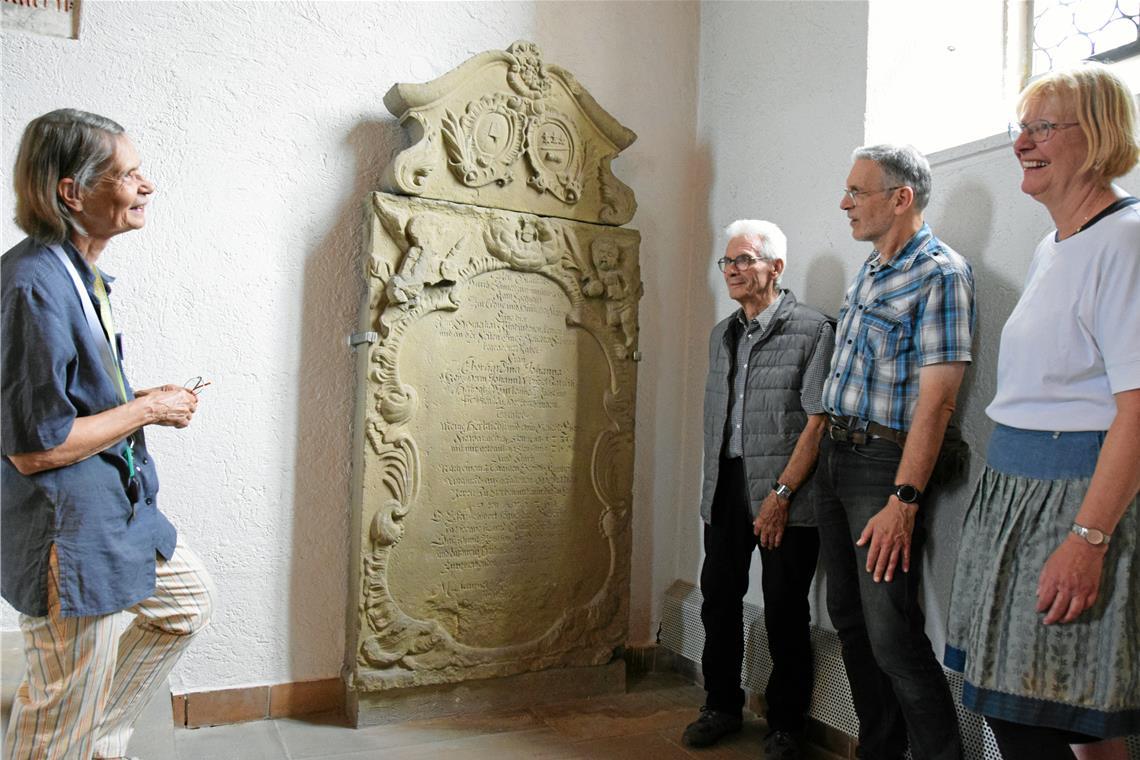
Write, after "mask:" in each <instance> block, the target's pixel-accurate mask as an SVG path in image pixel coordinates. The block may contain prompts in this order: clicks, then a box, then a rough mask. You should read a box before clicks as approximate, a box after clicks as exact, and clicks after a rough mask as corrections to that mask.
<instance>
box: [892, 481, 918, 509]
mask: <svg viewBox="0 0 1140 760" xmlns="http://www.w3.org/2000/svg"><path fill="white" fill-rule="evenodd" d="M895 498H896V499H898V500H899V501H901V502H902V503H903V504H917V503H918V500H919V499H921V498H922V491H920V490H918V489H917V488H915V487H914V486H912V485H911V484H910V483H903V484H902V485H898V484H896V485H895Z"/></svg>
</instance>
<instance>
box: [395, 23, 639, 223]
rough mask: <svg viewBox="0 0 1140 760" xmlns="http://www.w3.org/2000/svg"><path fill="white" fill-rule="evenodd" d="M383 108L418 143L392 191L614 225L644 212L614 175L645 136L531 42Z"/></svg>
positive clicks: (403, 89)
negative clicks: (615, 165)
mask: <svg viewBox="0 0 1140 760" xmlns="http://www.w3.org/2000/svg"><path fill="white" fill-rule="evenodd" d="M384 105H385V106H387V107H388V110H389V111H391V112H392V114H393V115H395V116H396V117H397V118H399V119H400V123H401V124H402V125H404V126H406V127H408V128H409V130H410V131H411V133H412V139H413V144H412V146H411V147H409V148H407V149H406V150H404V151H403V152H401V153H400V154H399V155H398V156H396V158H395V160H394V161H392V163H391V164H390V165H389V166H388V169H387V171H386V173H385V175H384V178H383V181H382V186H383V188H384V189H385V190H388V191H390V192H394V193H399V194H402V195H417V196H421V197H424V198H435V199H439V200H446V201H453V202H455V203H467V204H475V205H479V206H485V207H489V208H501V209H511V210H515V211H527V212H530V213H536V214H540V215H543V216H558V217H564V218H567V219H576V220H579V221H584V222H596V223H597V222H600V223H602V224H610V225H621V224H625V223H626V222H628V221H629V220H630V219H632V218H633V214H634V211H636V210H637V203H636V201H635V200H634V197H633V191H632V190H630V188H629V187H627V186H626V185H625V184H623V183H622V182H620V181H618V179H617V178H616V177H614V175H613V172H612V171H611V170H610V162H611V161H612V160H613V159H614V157H615V156H617V154H618V153H620V152H621V151H622V150H624V149H625V148H626V147H628V146H629V145H630V144H631V143H633V141H634V140H636V139H637V135H635V134H634V133H633V132H632V131H631V130H629V129H627V128H626V127H623V126H622V125H621V124H619V123H618V121H617V120H616V119H614V118H613V117H612V116H611V115H610V114H608V113H607V112H606V111H605V110H604V109H603V108H602V107H601V106H600V105H598V103H597V101H595V100H594V99H593V97H591V96H590V94H589V93H588V92H586V90H585V89H584V88H583V87H582V85H580V84H579V83H578V81H577V80H576V79H575V78H574V76H573V75H572V74H570V72H568V71H566V70H565V69H563V68H562V67H560V66H556V65H554V64H547V63H544V62H543V60H542V53H541V51H540V50H539V48H538V46H537V45H535V44H534V43H532V42H525V41H519V42H515V43H514V44H513V45H511V46H510V47H509V48H508V49H506V50H490V51H487V52H485V53H480V54H479V55H477V56H475V57H474V58H472V59H470V60H469V61H467V62H466V63H463V64H461V65H460V66H458V67H457V68H455V69H453V70H451V71H449V72H448V73H446V74H444V75H443V76H441V77H439V78H438V79H435V80H433V81H431V82H428V83H426V84H397V85H394V86H393V87H392V89H390V90H389V91H388V94H387V95H385V96H384Z"/></svg>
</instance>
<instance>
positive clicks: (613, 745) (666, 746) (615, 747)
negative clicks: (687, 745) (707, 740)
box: [574, 733, 744, 760]
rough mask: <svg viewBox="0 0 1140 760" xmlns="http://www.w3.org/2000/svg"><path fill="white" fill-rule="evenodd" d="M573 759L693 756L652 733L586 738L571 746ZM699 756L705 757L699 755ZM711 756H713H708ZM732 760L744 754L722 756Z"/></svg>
mask: <svg viewBox="0 0 1140 760" xmlns="http://www.w3.org/2000/svg"><path fill="white" fill-rule="evenodd" d="M574 752H575V755H574V757H576V758H582V760H645V758H653V760H689V758H691V757H693V755H690V754H689V753H688V752H686V751H685V750H683V749H682V748H681V747H680V746H679V745H678V744H676V743H674V742H671V741H669V740H668V739H667V738H666V737H664V736H662V735H660V734H656V733H651V734H636V735H632V736H609V737H605V738H602V739H587V740H585V741H581V742H577V743H576V744H575V745H574ZM700 757H702V758H703V757H706V755H704V754H701V755H700ZM711 757H715V755H714V756H711ZM725 757H726V758H728V757H731V760H741V758H742V757H744V756H743V755H732V756H728V755H726V756H725Z"/></svg>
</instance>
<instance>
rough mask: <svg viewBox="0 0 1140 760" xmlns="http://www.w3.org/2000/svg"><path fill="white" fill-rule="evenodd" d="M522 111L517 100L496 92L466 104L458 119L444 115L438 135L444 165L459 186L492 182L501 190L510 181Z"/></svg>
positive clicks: (523, 128)
mask: <svg viewBox="0 0 1140 760" xmlns="http://www.w3.org/2000/svg"><path fill="white" fill-rule="evenodd" d="M525 109H526V104H525V101H523V100H522V99H521V98H519V97H517V96H514V95H507V94H505V93H501V92H500V93H495V94H493V95H485V96H483V97H482V98H480V99H479V100H477V101H473V102H471V103H468V104H467V109H466V111H465V113H464V114H463V116H461V117H460V116H456V115H455V114H454V113H452V112H451V111H447V112H446V113H445V114H444V116H443V120H442V123H441V124H440V133H441V135H442V136H443V144H444V148H445V149H446V151H447V163H448V165H449V166H450V167H451V170H452V172H453V173H454V174H455V176H456V177H457V178H458V179H459V181H460V182H462V183H463V184H464V185H467V186H468V187H482V186H483V185H487V184H490V183H492V182H496V183H498V184H499V185H500V186H502V185H506V184H507V183H509V182H510V181H511V180H512V179H513V174H512V172H511V167H512V165H513V164H514V163H515V161H516V160H517V159H518V157H519V155H520V154H521V153H522V149H523V141H524V139H525V131H526V114H525V112H524V111H525Z"/></svg>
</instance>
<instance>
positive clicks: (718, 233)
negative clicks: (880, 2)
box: [676, 0, 867, 619]
mask: <svg viewBox="0 0 1140 760" xmlns="http://www.w3.org/2000/svg"><path fill="white" fill-rule="evenodd" d="M866 60H867V5H866V3H862V2H802V1H797V0H785V1H783V2H764V3H706V4H703V5H702V6H701V67H700V110H699V113H698V118H697V154H698V156H699V158H700V160H701V162H702V172H701V175H700V184H699V185H698V186H697V188H696V190H697V197H696V199H695V201H694V204H695V206H696V207H697V208H698V209H699V212H700V216H699V218H698V219H697V221H696V224H697V227H696V230H695V233H694V241H693V242H694V245H693V250H692V253H691V258H690V261H689V266H690V268H691V273H690V275H689V278H688V279H689V281H690V282H691V283H692V285H691V287H690V289H689V293H688V298H689V303H688V309H687V313H688V319H687V320H686V323H687V331H686V334H685V342H686V344H687V346H688V347H689V352H690V353H689V361H688V363H687V364H686V366H685V402H684V404H682V406H681V409H682V410H683V413H684V415H685V431H684V438H683V439H682V442H683V445H684V451H685V465H684V466H685V471H684V479H683V485H684V498H683V499H682V501H683V502H684V503H683V504H682V505H680V506H679V508H678V513H677V532H678V537H679V538H678V541H679V546H678V552H677V567H676V577H678V578H683V579H685V580H688V581H690V582H692V583H696V582H697V579H698V578H699V574H700V561H701V556H702V552H701V530H700V526H701V520H700V516H699V515H698V512H697V506H698V502H699V499H700V467H701V460H702V456H701V446H702V430H701V399H702V395H703V392H704V379H705V373H706V372H707V370H708V334H709V330H710V329H711V328H712V326H713V325H714V324H715V323H716V322H717V321H719V320H720V319H722V318H724V317H725V316H727V315H728V314H730V313H731V312H732V311H733V310H734V309H735V308H737V305H736V303H735V302H733V301H731V300H730V299H729V298H728V296H727V295H726V293H725V287H724V280H723V278H722V276H721V274H720V272H719V271H718V270H717V268H716V266H715V265H714V263H713V261H714V260H715V259H716V258H719V257H720V256H722V255H723V251H724V246H725V243H726V241H725V240H724V236H723V234H722V233H723V229H724V227H725V226H727V225H728V224H729V223H730V222H731V221H733V220H734V219H738V218H759V219H768V220H771V221H774V222H776V223H777V224H778V225H780V227H781V229H783V230H784V232H785V234H787V236H788V264H787V269H786V273H785V275H784V277H783V281H784V284H785V285H786V286H787V287H790V288H791V289H792V290H793V291H794V292H795V293H796V296H797V297H798V298H799V299H800V300H802V301H806V302H808V303H811V304H813V305H815V306H817V307H818V308H820V309H822V310H824V311H826V312H828V313H830V314H832V315H834V314H835V313H836V311H837V310H838V307H839V304H840V302H841V300H842V297H843V291H844V283H845V281H846V279H847V277H848V276H850V275H852V274H854V271H855V269H856V268H857V267H858V266H859V264H860V263H861V261H862V258H863V257H864V256H865V251H864V249H863V248H861V247H858V246H857V245H853V244H852V241H851V239H850V233H849V232H848V228H847V223H846V220H845V218H844V216H843V214H842V212H840V210H839V198H840V195H841V193H840V190H841V189H842V188H843V186H844V181H845V180H846V178H847V171H848V168H849V157H850V154H851V150H852V149H853V148H855V147H856V146H858V145H859V144H860V143H861V142H862V137H863V113H864V107H865V102H866V79H867V67H866ZM759 565H760V563H759V562H758V561H757V562H755V563H753V577H752V582H751V583H750V591H749V596H748V598H749V600H750V601H753V602H755V603H756V604H762V601H761V599H760V594H759V589H760V582H759V581H760V576H759ZM816 606H818V604H817V605H816ZM815 617H816V619H818V615H816V616H815Z"/></svg>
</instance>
